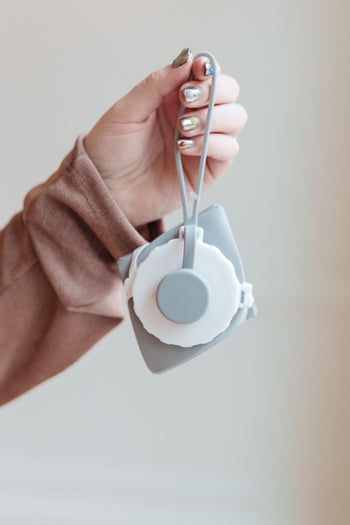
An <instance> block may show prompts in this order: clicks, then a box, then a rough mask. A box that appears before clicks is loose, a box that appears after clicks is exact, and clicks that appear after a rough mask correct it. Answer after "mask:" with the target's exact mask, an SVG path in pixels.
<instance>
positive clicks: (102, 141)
mask: <svg viewBox="0 0 350 525" xmlns="http://www.w3.org/2000/svg"><path fill="white" fill-rule="evenodd" d="M205 60H206V59H204V58H199V59H197V60H196V61H195V62H193V57H192V55H191V54H190V55H189V59H188V61H187V62H186V63H185V64H183V65H181V66H180V67H178V68H173V67H172V66H171V65H167V66H165V67H163V68H161V69H158V70H156V71H154V72H153V73H151V74H150V75H149V76H148V77H147V78H145V79H144V80H143V81H142V82H140V83H139V84H137V85H136V86H135V87H134V88H133V89H132V90H131V91H130V92H129V93H127V94H126V95H125V96H124V97H122V98H121V99H120V100H118V101H117V102H116V103H115V104H114V105H113V106H112V107H111V108H110V109H109V110H108V111H107V112H106V113H105V114H104V115H103V116H102V117H101V118H100V120H99V121H98V122H97V123H96V124H95V126H94V127H93V128H92V129H91V131H90V132H89V133H88V134H87V135H86V137H85V139H84V146H85V149H86V151H87V153H88V155H89V156H90V158H91V160H92V161H93V163H94V164H95V166H96V167H97V169H98V170H99V172H100V174H101V176H102V178H103V179H104V181H105V183H106V185H107V187H108V188H109V190H110V192H111V194H112V196H113V198H114V199H115V201H116V202H117V203H118V205H119V206H120V208H121V209H122V211H123V212H124V214H125V215H126V216H127V218H128V219H129V221H130V222H131V223H132V224H133V225H134V226H135V227H137V226H140V225H142V224H145V223H147V222H150V221H154V220H156V219H159V218H161V217H163V216H164V215H166V214H168V213H170V212H171V211H173V210H175V209H177V208H179V207H181V198H180V191H179V184H178V177H177V171H176V166H175V158H174V131H175V128H176V127H178V129H179V130H180V131H181V136H182V137H184V138H191V139H192V140H193V141H194V145H193V146H192V147H190V148H186V149H183V150H181V154H182V162H183V168H184V174H185V179H186V186H187V191H188V198H189V200H190V197H189V195H190V192H191V191H192V190H194V189H195V186H196V180H197V176H198V167H199V159H200V154H201V148H202V137H203V132H204V127H205V121H206V113H207V106H208V100H209V95H210V85H211V77H206V76H205V75H204V72H205V66H204V62H205ZM191 69H192V72H193V75H194V79H193V81H191V82H187V79H188V78H189V75H190V73H191ZM189 87H200V89H201V93H202V95H201V98H200V99H199V100H196V101H195V102H190V103H186V102H185V99H184V96H183V89H186V88H189ZM238 94H239V86H238V84H237V82H236V81H235V80H234V79H233V78H232V77H230V76H228V75H224V74H222V73H221V71H220V68H218V78H217V87H216V96H215V108H214V112H213V120H212V126H211V133H210V139H209V144H208V157H207V164H206V171H205V176H204V181H203V190H205V189H206V188H208V187H209V186H211V185H212V184H214V183H215V181H217V180H218V178H219V177H220V176H221V175H222V174H223V173H224V172H225V171H226V170H227V169H228V168H229V166H230V165H231V163H232V162H233V160H234V158H235V157H236V155H237V154H238V151H239V146H238V143H237V140H236V136H237V134H238V133H239V132H240V131H241V130H242V129H243V127H244V126H245V124H246V121H247V112H246V110H245V109H244V108H243V106H241V105H240V104H237V103H236V100H237V97H238ZM180 104H184V105H185V106H186V112H185V114H184V115H183V117H184V116H196V117H198V118H199V119H200V126H199V127H197V128H196V129H194V130H190V131H187V132H184V131H183V130H182V128H181V125H180V122H179V119H178V113H179V109H180ZM183 117H182V118H183Z"/></svg>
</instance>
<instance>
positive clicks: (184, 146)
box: [177, 139, 194, 149]
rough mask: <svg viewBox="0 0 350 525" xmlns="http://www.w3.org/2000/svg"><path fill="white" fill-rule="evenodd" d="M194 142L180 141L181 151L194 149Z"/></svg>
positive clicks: (188, 140) (178, 143)
mask: <svg viewBox="0 0 350 525" xmlns="http://www.w3.org/2000/svg"><path fill="white" fill-rule="evenodd" d="M193 144H194V140H191V139H179V140H178V141H177V145H178V147H179V148H180V149H187V148H192V146H193Z"/></svg>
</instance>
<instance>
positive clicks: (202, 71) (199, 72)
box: [192, 57, 221, 80]
mask: <svg viewBox="0 0 350 525" xmlns="http://www.w3.org/2000/svg"><path fill="white" fill-rule="evenodd" d="M205 63H209V64H210V60H209V58H206V57H200V58H197V59H196V60H195V61H194V62H193V64H192V73H193V76H194V78H195V79H196V80H205V79H207V78H208V77H210V73H209V74H208V70H210V68H207V67H206V66H205ZM216 66H217V73H218V75H220V74H221V68H220V66H219V64H218V63H217V62H216Z"/></svg>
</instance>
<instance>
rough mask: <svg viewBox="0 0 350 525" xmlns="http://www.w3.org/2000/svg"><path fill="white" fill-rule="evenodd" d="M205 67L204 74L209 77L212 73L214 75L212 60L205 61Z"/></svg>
mask: <svg viewBox="0 0 350 525" xmlns="http://www.w3.org/2000/svg"><path fill="white" fill-rule="evenodd" d="M204 69H205V72H204V75H205V76H206V77H209V76H210V75H214V68H213V66H212V65H211V62H204Z"/></svg>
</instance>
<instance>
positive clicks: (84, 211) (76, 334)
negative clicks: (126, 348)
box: [0, 134, 164, 403]
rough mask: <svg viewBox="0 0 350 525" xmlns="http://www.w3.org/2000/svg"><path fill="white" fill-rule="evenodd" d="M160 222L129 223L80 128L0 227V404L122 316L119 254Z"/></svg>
mask: <svg viewBox="0 0 350 525" xmlns="http://www.w3.org/2000/svg"><path fill="white" fill-rule="evenodd" d="M163 227H164V225H163V223H162V221H157V222H155V223H152V224H149V225H145V226H143V227H142V228H140V229H139V231H137V230H136V229H135V228H133V226H132V225H131V224H130V223H129V221H128V219H127V218H126V217H125V216H124V215H123V213H122V212H121V211H120V209H119V208H118V206H117V205H116V203H115V201H114V200H113V199H112V197H111V195H110V193H109V191H108V189H107V187H106V186H105V184H104V182H103V180H102V179H101V177H100V176H99V174H98V172H97V170H96V168H95V166H94V165H93V163H92V162H91V160H90V159H89V157H88V156H87V154H86V152H85V150H84V147H83V134H82V135H80V136H79V137H78V139H77V141H76V143H75V146H74V148H73V150H72V151H71V152H70V153H69V154H68V155H67V157H66V158H65V159H64V160H63V162H62V163H61V165H60V167H59V169H58V170H57V172H56V173H55V174H54V175H52V176H51V177H50V178H49V179H48V180H47V181H46V182H45V183H43V184H40V185H39V186H37V187H35V188H33V189H32V190H31V191H30V192H29V193H28V194H27V196H26V198H25V200H24V207H23V211H22V212H21V213H18V214H17V215H15V216H14V217H13V218H12V220H11V221H10V222H9V223H8V225H7V226H6V227H5V228H4V229H3V230H2V231H1V232H0V315H1V317H0V319H1V321H0V403H5V402H7V401H9V400H10V399H12V398H14V397H16V396H18V395H19V394H21V393H23V392H25V391H26V390H28V389H30V388H32V387H33V386H35V385H36V384H38V383H40V382H42V381H44V380H45V379H47V378H48V377H51V376H53V375H54V374H57V373H58V372H60V371H61V370H63V369H64V368H66V367H67V366H69V365H70V364H72V363H73V362H74V361H76V360H77V359H78V358H79V357H80V356H81V355H82V354H83V353H84V352H86V351H87V350H88V349H89V348H91V347H92V346H93V345H94V344H95V343H96V342H97V341H98V340H99V339H101V338H102V337H103V336H104V335H105V334H106V333H107V332H109V331H110V330H111V329H112V328H114V327H115V326H117V325H118V324H119V323H120V322H121V321H122V319H123V316H124V312H123V298H122V283H121V280H120V277H119V272H118V268H117V263H116V261H117V259H118V258H119V257H121V256H122V255H125V254H127V253H129V252H131V251H132V250H134V249H135V248H136V247H137V246H139V245H141V244H143V243H144V242H145V240H151V239H152V238H154V237H155V236H157V235H159V234H160V233H161V232H162V231H163ZM141 233H142V235H141Z"/></svg>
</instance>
